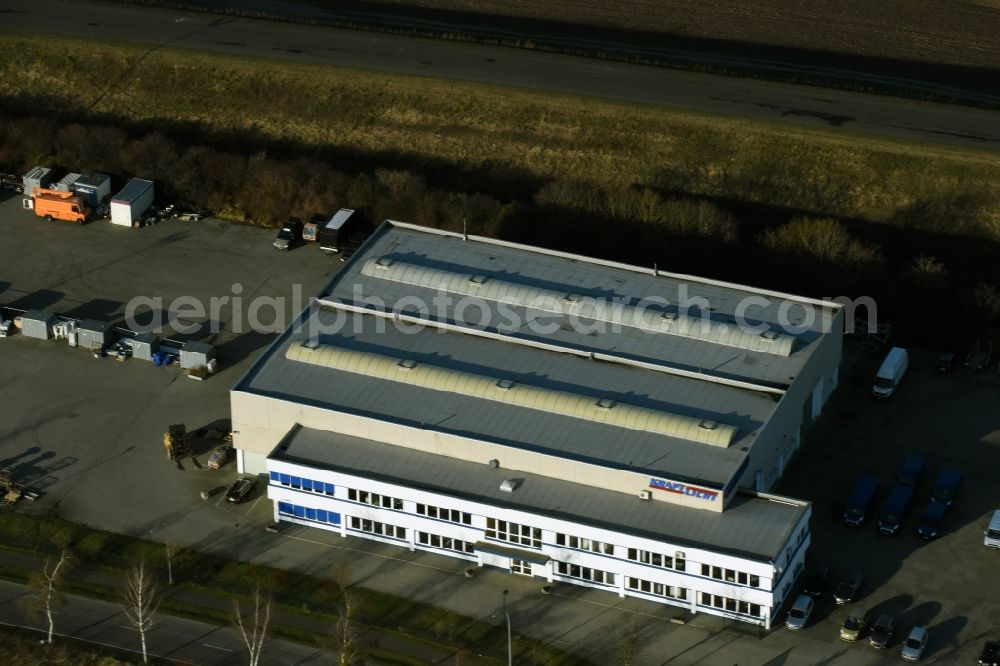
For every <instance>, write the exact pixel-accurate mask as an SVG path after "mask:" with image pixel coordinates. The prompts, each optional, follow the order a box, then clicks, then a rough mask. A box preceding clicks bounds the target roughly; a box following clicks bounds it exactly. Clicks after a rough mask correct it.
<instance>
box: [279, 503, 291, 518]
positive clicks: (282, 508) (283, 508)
mask: <svg viewBox="0 0 1000 666" xmlns="http://www.w3.org/2000/svg"><path fill="white" fill-rule="evenodd" d="M278 513H283V514H285V515H289V516H290V515H292V505H291V504H289V503H288V502H278Z"/></svg>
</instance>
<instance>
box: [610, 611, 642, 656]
mask: <svg viewBox="0 0 1000 666" xmlns="http://www.w3.org/2000/svg"><path fill="white" fill-rule="evenodd" d="M614 634H615V638H616V641H615V642H616V643H617V648H618V656H619V657H621V660H622V666H633V664H635V654H636V652H637V650H638V647H639V639H640V638H641V637H642V624H640V622H639V620H638V618H636V617H634V616H633V617H630V618H629V619H628V620H626V621H625V623H624V624H623V625H619V626H618V627H616V628H615V629H614Z"/></svg>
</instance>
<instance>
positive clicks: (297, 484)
mask: <svg viewBox="0 0 1000 666" xmlns="http://www.w3.org/2000/svg"><path fill="white" fill-rule="evenodd" d="M301 487H302V479H300V478H299V477H297V476H293V477H292V488H295V489H298V488H301Z"/></svg>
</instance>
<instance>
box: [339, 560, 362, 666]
mask: <svg viewBox="0 0 1000 666" xmlns="http://www.w3.org/2000/svg"><path fill="white" fill-rule="evenodd" d="M331 574H332V575H331V577H332V579H333V583H334V585H335V586H336V587H337V589H338V591H339V592H340V610H339V611H338V613H337V620H336V622H335V623H334V626H333V646H334V648H335V649H336V650H337V651H338V652H339V653H340V657H339V661H338V663H339V665H340V666H354V665H355V664H361V663H363V662H364V657H365V653H366V652H367V645H366V643H365V637H364V629H363V627H362V626H361V623H360V622H358V619H357V614H358V611H359V609H360V603H359V601H360V600H359V598H358V595H357V594H356V593H355V592H354V590H352V589H351V573H350V565H348V564H347V562H345V561H343V560H338V561H337V562H335V563H334V565H333V569H332V572H331Z"/></svg>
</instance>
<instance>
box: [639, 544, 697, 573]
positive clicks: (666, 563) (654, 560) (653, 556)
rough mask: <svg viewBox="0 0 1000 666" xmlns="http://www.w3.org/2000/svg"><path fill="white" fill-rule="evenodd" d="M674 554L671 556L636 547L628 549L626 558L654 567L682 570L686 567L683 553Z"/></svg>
mask: <svg viewBox="0 0 1000 666" xmlns="http://www.w3.org/2000/svg"><path fill="white" fill-rule="evenodd" d="M675 555H676V556H675V557H671V556H670V555H663V554H662V553H654V552H651V551H648V550H640V549H638V548H629V549H628V559H630V560H632V561H633V562H642V563H643V564H649V565H652V566H654V567H662V568H664V569H674V570H675V571H684V569H685V567H686V562H685V560H684V557H683V555H684V553H681V552H677V553H675Z"/></svg>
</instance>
